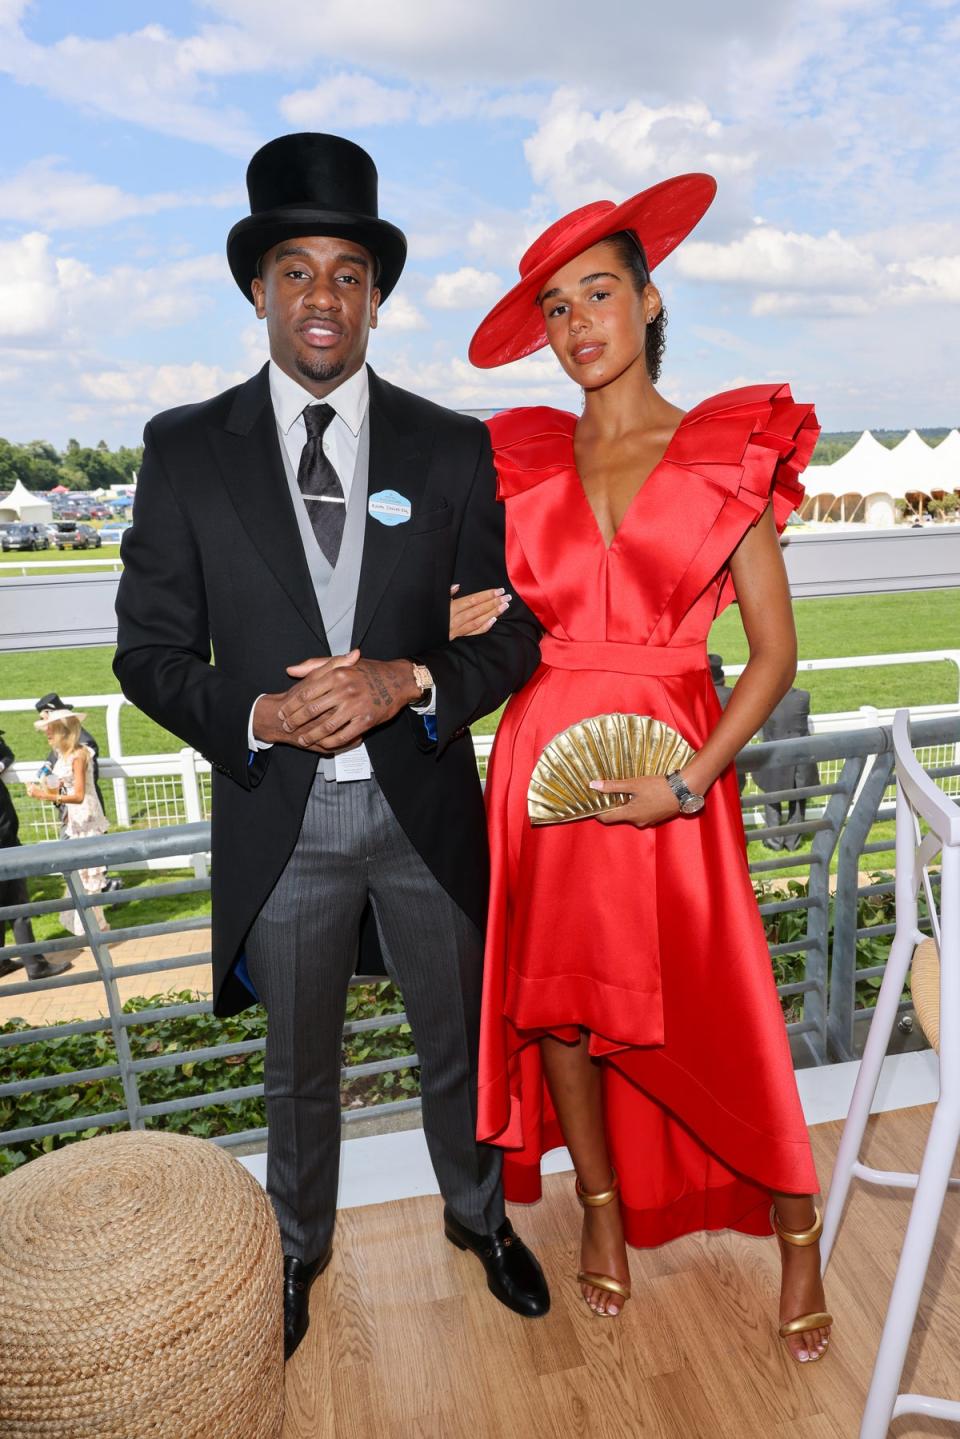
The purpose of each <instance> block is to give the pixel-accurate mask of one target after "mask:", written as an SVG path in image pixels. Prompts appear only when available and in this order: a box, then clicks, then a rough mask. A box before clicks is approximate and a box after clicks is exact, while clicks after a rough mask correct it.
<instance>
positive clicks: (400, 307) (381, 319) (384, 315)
mask: <svg viewBox="0 0 960 1439" xmlns="http://www.w3.org/2000/svg"><path fill="white" fill-rule="evenodd" d="M377 329H378V330H385V331H386V332H387V334H388V335H392V334H394V333H399V332H400V331H402V330H403V331H405V330H427V329H429V325H428V323H427V319H426V316H425V315H424V314H422V312H421V311H420V310H418V309H417V307H416V305H415V304H414V303H413V301H412V300H410V299H408V298H407V296H406V295H397V294H393V295H391V296H390V298H389V299H388V300H387V302H386V304H385V305H384V306H383V308H382V309H381V310H380V312H379V315H378V317H377Z"/></svg>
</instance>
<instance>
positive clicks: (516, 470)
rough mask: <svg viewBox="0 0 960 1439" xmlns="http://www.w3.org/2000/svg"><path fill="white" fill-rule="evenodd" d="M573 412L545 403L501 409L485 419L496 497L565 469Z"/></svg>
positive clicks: (569, 453)
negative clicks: (514, 408) (494, 472)
mask: <svg viewBox="0 0 960 1439" xmlns="http://www.w3.org/2000/svg"><path fill="white" fill-rule="evenodd" d="M576 427H577V417H576V415H571V414H570V413H568V411H566V410H554V409H551V408H549V406H547V405H531V406H527V407H524V408H523V409H516V410H504V411H502V413H501V414H499V415H494V417H493V418H492V419H490V420H487V428H488V429H489V431H490V440H491V443H492V445H493V459H494V464H495V465H496V468H497V494H498V495H499V497H500V499H506V498H507V497H508V496H510V495H517V494H520V493H521V492H522V491H523V490H528V489H531V488H532V487H533V486H534V485H539V484H540V483H541V482H542V481H543V480H548V479H551V478H552V477H553V476H554V475H555V474H557V473H558V472H559V471H560V470H569V468H570V465H571V461H572V441H573V432H574V430H575V429H576Z"/></svg>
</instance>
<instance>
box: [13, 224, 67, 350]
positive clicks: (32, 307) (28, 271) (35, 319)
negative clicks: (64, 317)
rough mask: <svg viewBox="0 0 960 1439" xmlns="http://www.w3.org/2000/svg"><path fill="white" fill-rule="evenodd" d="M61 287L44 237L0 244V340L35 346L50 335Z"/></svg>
mask: <svg viewBox="0 0 960 1439" xmlns="http://www.w3.org/2000/svg"><path fill="white" fill-rule="evenodd" d="M62 296H63V283H62V276H61V273H60V271H59V270H58V266H57V261H56V259H55V258H54V257H53V255H51V253H50V239H49V236H47V235H42V234H40V233H39V232H36V231H35V232H32V233H31V234H28V235H24V236H22V237H21V239H19V240H11V241H2V242H0V340H3V341H4V342H9V341H12V342H14V343H16V344H26V345H31V344H35V343H36V342H37V341H38V340H42V339H44V338H45V337H46V336H48V335H49V334H51V333H52V331H53V328H54V326H55V325H56V323H57V319H58V315H59V313H60V311H61V309H62Z"/></svg>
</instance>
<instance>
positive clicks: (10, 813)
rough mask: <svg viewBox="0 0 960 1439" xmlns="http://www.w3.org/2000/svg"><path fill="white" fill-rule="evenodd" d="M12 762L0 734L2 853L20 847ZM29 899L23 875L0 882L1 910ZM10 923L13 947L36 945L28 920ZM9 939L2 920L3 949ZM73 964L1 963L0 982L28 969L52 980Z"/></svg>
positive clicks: (35, 959)
mask: <svg viewBox="0 0 960 1439" xmlns="http://www.w3.org/2000/svg"><path fill="white" fill-rule="evenodd" d="M13 761H14V754H13V750H12V749H11V748H10V746H9V745H8V744H7V742H6V741H5V739H4V737H3V731H2V730H0V849H14V848H15V847H17V846H19V844H20V816H19V815H18V814H17V811H16V808H15V806H14V803H13V798H12V796H11V794H10V791H9V790H8V789H7V786H6V784H5V782H4V779H3V775H4V773H5V772H6V771H7V770H8V769H9V768H10V766H11V765H12V764H13ZM29 898H30V896H29V894H28V893H27V881H26V880H25V879H24V878H23V876H22V875H18V876H17V877H16V878H15V879H0V908H3V907H4V906H6V905H8V904H26V903H27V901H28V900H29ZM10 922H11V924H12V925H13V942H14V944H35V943H36V938H35V936H34V933H33V925H32V924H31V923H30V921H29V919H26V918H22V919H14V920H11V921H10ZM6 938H7V921H6V920H5V919H0V949H2V948H3V946H4V944H5V943H6ZM71 963H72V961H71V960H69V959H47V958H46V957H45V956H44V955H42V954H31V955H28V956H27V957H26V958H25V959H0V979H5V978H6V976H7V975H8V974H13V973H14V971H15V970H18V969H25V970H26V972H27V978H28V979H50V978H51V976H52V975H54V974H62V973H63V971H64V970H65V969H69V968H70V966H71Z"/></svg>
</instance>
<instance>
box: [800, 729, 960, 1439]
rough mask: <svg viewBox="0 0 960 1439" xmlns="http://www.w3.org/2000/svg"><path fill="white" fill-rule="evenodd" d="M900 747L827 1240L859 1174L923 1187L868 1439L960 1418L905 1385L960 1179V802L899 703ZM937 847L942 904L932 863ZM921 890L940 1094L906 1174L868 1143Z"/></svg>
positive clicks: (958, 1411)
mask: <svg viewBox="0 0 960 1439" xmlns="http://www.w3.org/2000/svg"><path fill="white" fill-rule="evenodd" d="M893 747H894V752H895V754H896V762H897V837H896V859H897V872H896V901H897V916H896V917H897V928H896V933H895V935H894V939H893V944H892V947H891V950H890V957H889V959H888V960H887V967H886V972H885V973H884V976H883V984H882V985H881V988H880V994H879V997H878V999H877V1007H876V1010H875V1011H874V1015H873V1019H872V1021H871V1024H870V1033H869V1035H868V1037H867V1043H866V1047H865V1049H864V1052H863V1060H862V1062H861V1065H860V1072H859V1074H858V1076H857V1083H856V1087H855V1088H854V1091H853V1099H852V1100H851V1103H850V1113H849V1115H848V1116H847V1121H846V1124H845V1125H844V1129H843V1136H842V1138H841V1141H840V1148H839V1151H838V1153H837V1162H836V1167H835V1168H834V1171H833V1182H832V1184H831V1186H830V1194H829V1197H828V1199H827V1205H826V1210H825V1213H824V1224H823V1242H822V1253H823V1268H824V1270H825V1269H826V1267H827V1264H828V1263H829V1260H830V1253H831V1250H832V1248H833V1244H834V1241H835V1239H836V1237H837V1233H838V1230H839V1228H840V1221H841V1217H842V1215H843V1209H844V1205H845V1203H846V1199H847V1194H848V1192H849V1189H850V1183H851V1180H852V1179H853V1178H854V1177H856V1178H858V1179H863V1180H866V1181H867V1182H868V1183H871V1184H882V1185H892V1186H895V1187H898V1188H901V1189H915V1190H916V1194H915V1197H914V1200H913V1203H912V1205H911V1209H910V1219H909V1222H908V1224H907V1232H906V1237H905V1239H904V1243H903V1249H902V1251H901V1254H900V1262H899V1264H898V1266H897V1274H896V1278H895V1280H894V1284H893V1289H892V1291H891V1294H890V1302H889V1305H888V1307H887V1317H886V1320H885V1322H884V1326H883V1334H882V1336H881V1339H880V1347H879V1349H878V1351H877V1358H876V1363H875V1364H874V1368H873V1377H872V1379H871V1380H870V1389H869V1392H868V1394H867V1402H866V1405H865V1408H864V1412H863V1421H862V1423H861V1426H860V1439H883V1436H884V1435H886V1434H887V1431H888V1429H889V1427H890V1424H891V1422H892V1421H893V1420H894V1419H896V1418H898V1417H899V1416H900V1415H901V1414H926V1415H929V1416H931V1417H933V1418H936V1419H950V1420H954V1421H956V1422H957V1423H960V1402H958V1401H957V1400H951V1399H940V1398H934V1397H932V1396H930V1395H926V1394H902V1393H900V1392H899V1391H900V1378H901V1374H902V1372H903V1364H904V1360H905V1358H906V1353H907V1347H908V1345H909V1343H910V1338H911V1335H912V1333H913V1327H914V1324H915V1322H916V1316H917V1307H918V1305H919V1303H920V1296H921V1293H922V1292H923V1285H924V1280H925V1278H926V1274H927V1268H928V1265H929V1263H930V1255H931V1252H932V1249H933V1244H934V1240H935V1238H936V1234H937V1227H938V1225H939V1222H940V1214H941V1210H942V1208H943V1202H944V1198H945V1196H946V1193H947V1190H948V1189H952V1188H957V1187H960V1179H951V1177H950V1175H951V1170H952V1168H953V1162H954V1157H955V1155H956V1153H957V1146H958V1144H960V807H958V806H957V805H956V804H955V803H954V802H953V801H952V800H950V799H948V798H947V796H946V795H944V794H943V793H942V791H941V790H940V789H939V788H938V787H937V785H936V784H934V782H933V780H932V779H930V777H929V775H927V774H926V773H925V772H924V770H923V769H922V768H921V766H920V765H919V764H918V763H917V760H916V757H915V756H914V753H913V751H912V749H911V747H910V715H909V711H908V710H898V711H897V713H896V715H895V717H894V721H893ZM921 821H923V822H924V823H925V824H926V825H927V827H928V832H927V833H922V832H921ZM938 853H940V854H941V871H940V902H939V905H938V904H937V903H936V902H935V898H936V897H935V894H934V892H933V888H932V885H931V881H930V872H929V871H930V864H931V862H932V861H933V860H934V859H935V858H936V856H937V854H938ZM921 889H922V890H923V893H924V895H925V898H926V902H927V908H928V911H929V914H930V918H931V921H932V926H933V939H934V943H935V944H936V946H937V948H938V949H939V954H940V1016H939V1018H940V1034H939V1055H940V1097H939V1099H938V1100H937V1104H936V1107H935V1109H934V1114H933V1121H932V1123H931V1125H930V1133H929V1135H928V1137H927V1143H926V1147H925V1149H924V1153H923V1160H922V1163H921V1166H920V1173H919V1174H901V1173H898V1172H888V1171H885V1170H880V1169H871V1168H870V1167H869V1166H868V1165H865V1164H863V1163H861V1161H860V1148H861V1145H862V1142H863V1135H864V1130H865V1129H866V1125H867V1120H868V1118H869V1115H870V1107H871V1104H872V1102H873V1097H874V1094H875V1092H876V1088H877V1082H878V1080H879V1078H880V1070H881V1067H882V1065H883V1060H884V1057H885V1055H886V1051H887V1045H888V1043H889V1040H890V1035H891V1032H892V1030H893V1026H894V1024H895V1023H896V1020H897V1013H898V1006H899V1002H900V995H901V992H902V990H903V984H904V980H905V979H906V976H907V971H908V969H909V968H910V963H911V960H912V958H913V954H914V950H915V948H916V947H917V946H918V945H919V944H920V943H921V942H923V941H924V939H925V936H924V935H923V934H922V933H921V931H920V929H919V926H918V907H917V896H918V893H919V892H920V890H921Z"/></svg>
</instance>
